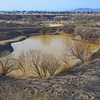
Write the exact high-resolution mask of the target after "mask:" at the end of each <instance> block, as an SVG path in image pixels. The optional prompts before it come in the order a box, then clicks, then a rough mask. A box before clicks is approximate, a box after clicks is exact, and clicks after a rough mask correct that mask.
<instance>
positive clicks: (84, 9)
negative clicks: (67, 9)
mask: <svg viewBox="0 0 100 100" xmlns="http://www.w3.org/2000/svg"><path fill="white" fill-rule="evenodd" d="M74 11H100V8H97V9H92V8H77V9H75V10H74Z"/></svg>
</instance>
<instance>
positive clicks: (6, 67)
mask: <svg viewBox="0 0 100 100" xmlns="http://www.w3.org/2000/svg"><path fill="white" fill-rule="evenodd" d="M15 69H16V60H15V59H14V58H12V57H11V56H7V57H4V58H2V59H0V75H1V76H5V75H6V74H8V73H10V72H11V71H13V70H15Z"/></svg>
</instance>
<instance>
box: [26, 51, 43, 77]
mask: <svg viewBox="0 0 100 100" xmlns="http://www.w3.org/2000/svg"><path fill="white" fill-rule="evenodd" d="M41 57H42V51H39V50H29V52H27V60H28V61H27V62H28V66H29V68H30V69H31V70H33V71H34V72H35V73H36V74H38V75H39V77H43V76H42V75H43V74H42V69H41V67H40V63H41ZM34 72H33V74H35V73H34Z"/></svg>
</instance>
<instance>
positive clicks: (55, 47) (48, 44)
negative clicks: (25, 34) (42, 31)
mask: <svg viewBox="0 0 100 100" xmlns="http://www.w3.org/2000/svg"><path fill="white" fill-rule="evenodd" d="M71 37H72V36H71V35H39V36H30V37H29V38H28V39H26V40H24V41H20V42H16V43H12V44H11V46H12V47H13V49H14V52H13V54H14V56H16V57H17V56H18V55H19V54H20V52H21V51H23V50H24V51H28V50H30V49H38V50H43V51H44V52H48V53H51V54H53V55H55V56H60V55H61V53H62V49H63V47H64V46H65V45H66V44H67V45H69V44H70V43H71V42H73V40H72V39H71Z"/></svg>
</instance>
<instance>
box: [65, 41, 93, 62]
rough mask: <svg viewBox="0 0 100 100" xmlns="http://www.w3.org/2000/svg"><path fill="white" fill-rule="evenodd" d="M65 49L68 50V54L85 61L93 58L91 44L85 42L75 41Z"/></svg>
mask: <svg viewBox="0 0 100 100" xmlns="http://www.w3.org/2000/svg"><path fill="white" fill-rule="evenodd" d="M66 48H67V49H66ZM64 49H65V52H66V53H67V52H68V53H67V55H68V56H70V57H73V58H74V59H79V60H81V61H82V62H83V63H85V62H88V61H90V60H91V55H92V52H91V50H90V46H89V45H88V44H86V43H84V42H81V41H78V42H74V43H72V44H71V45H69V46H68V47H65V48H64Z"/></svg>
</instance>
